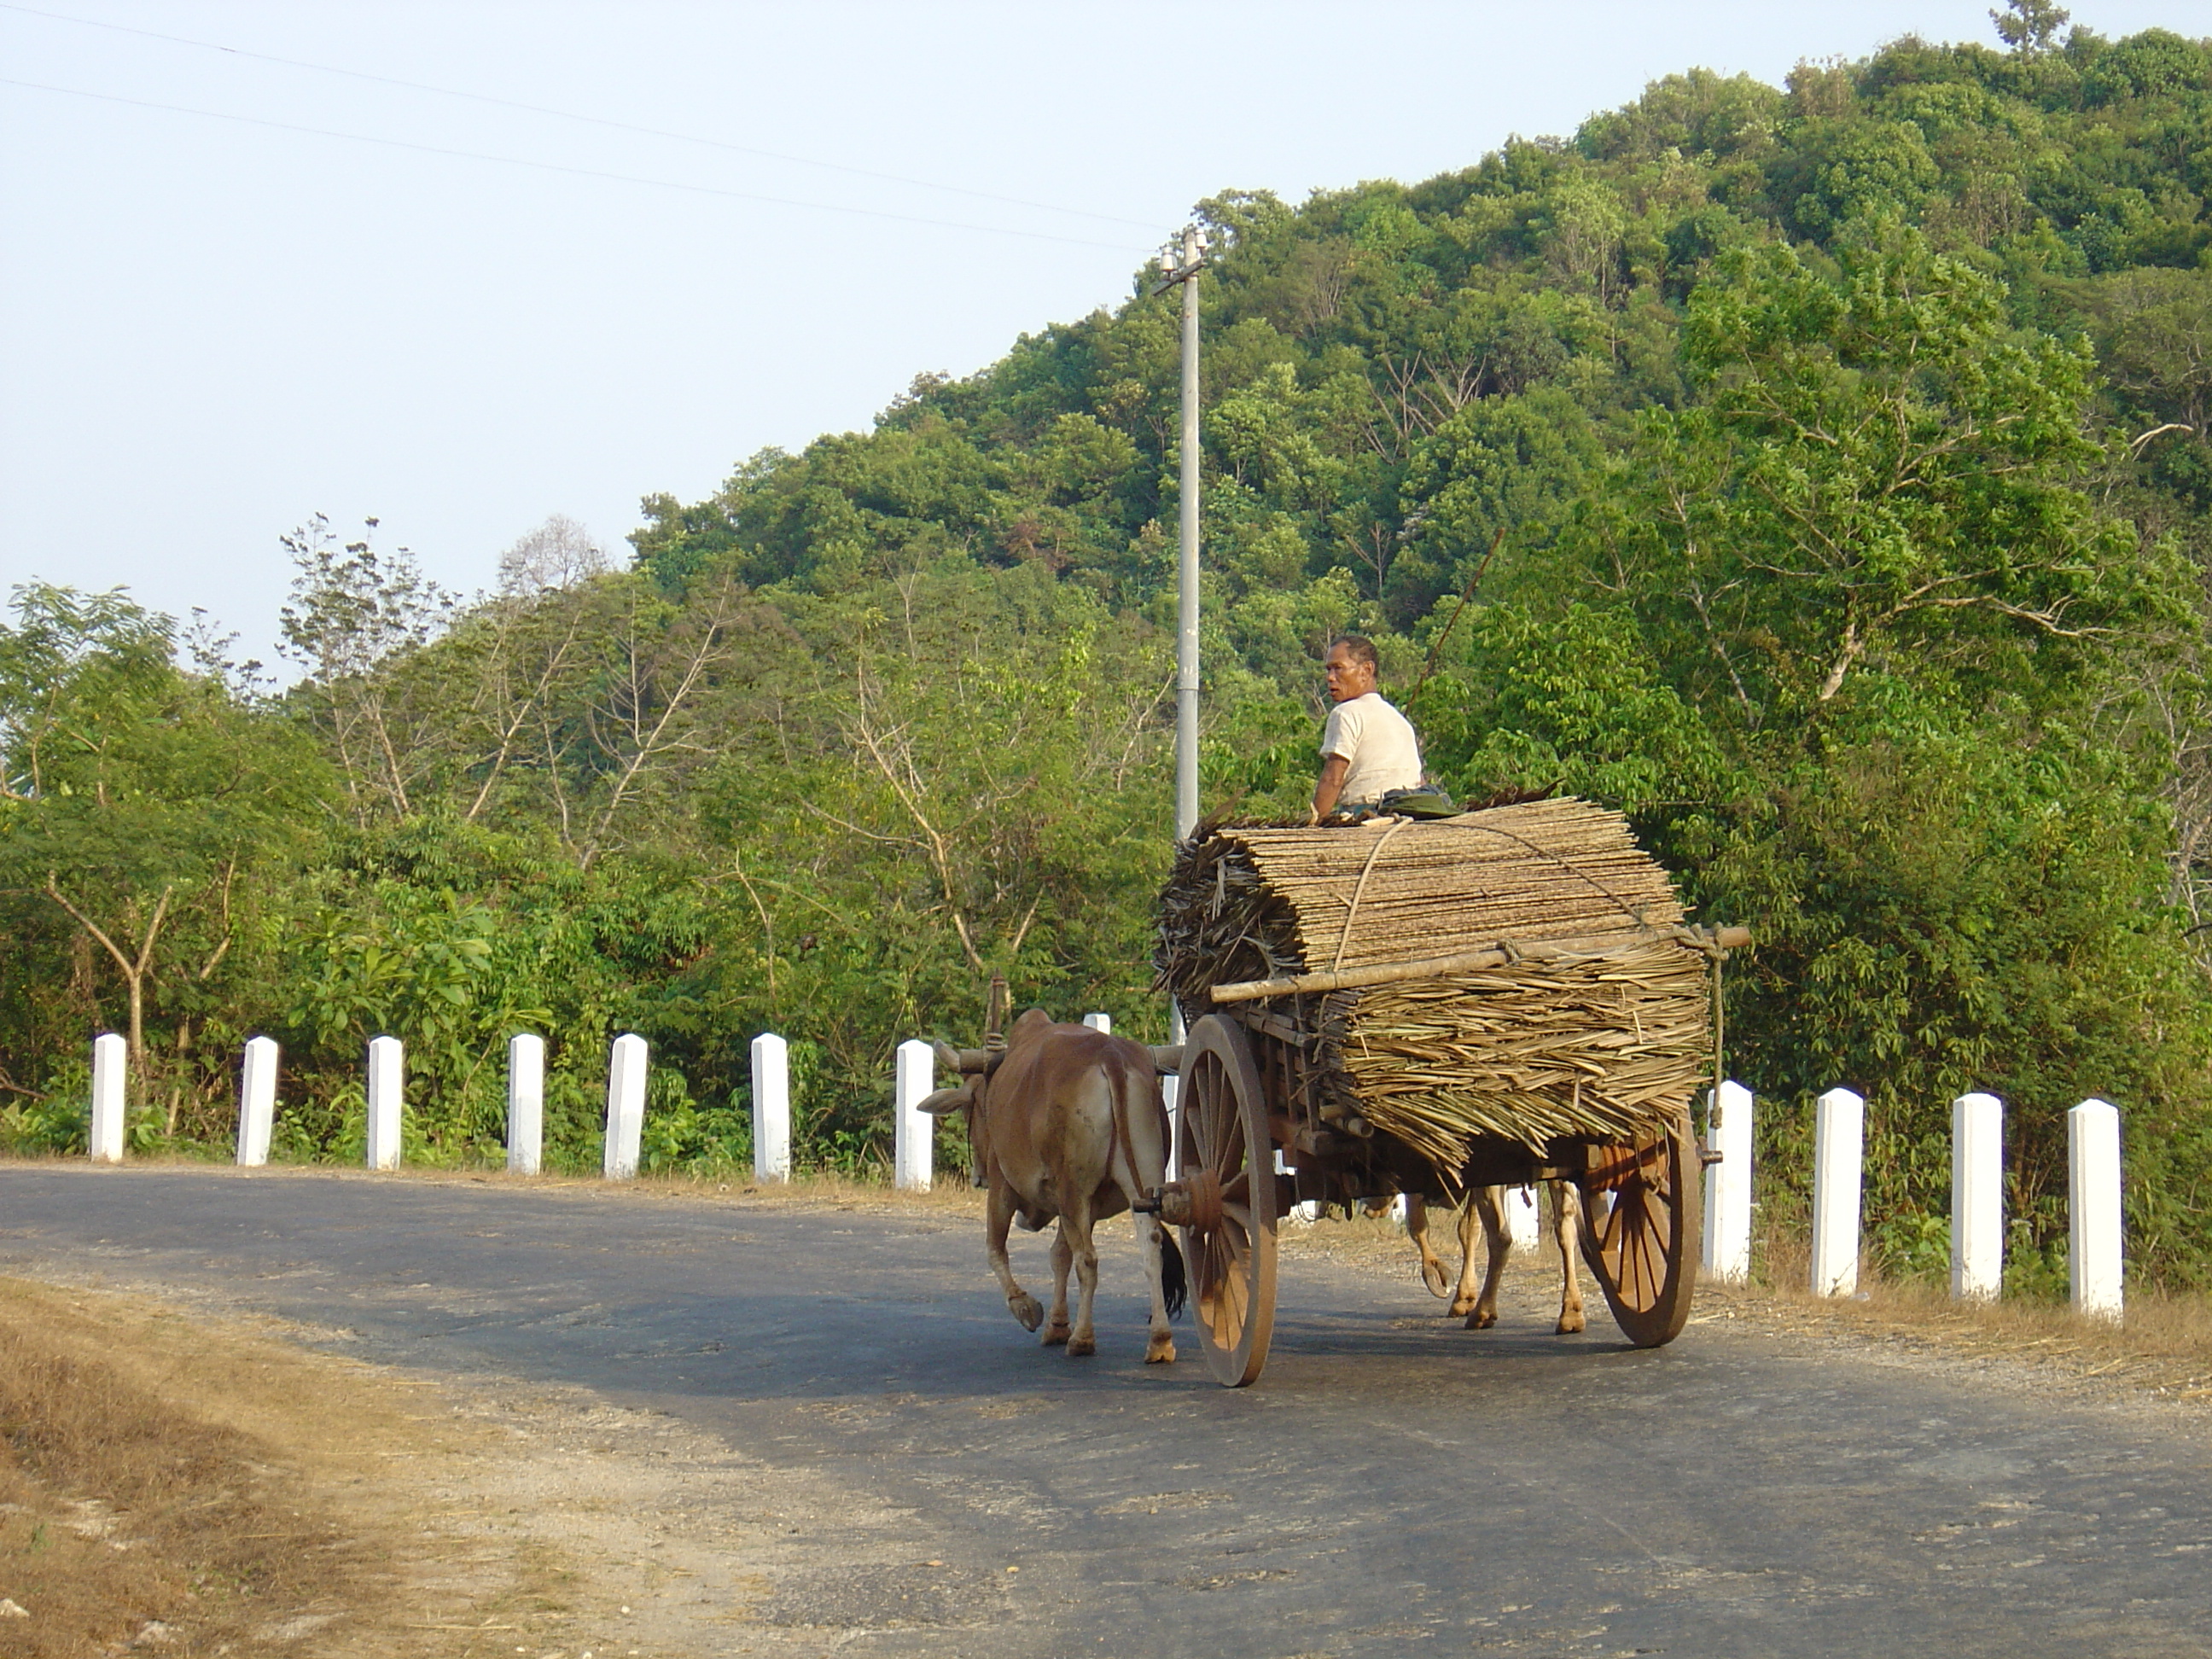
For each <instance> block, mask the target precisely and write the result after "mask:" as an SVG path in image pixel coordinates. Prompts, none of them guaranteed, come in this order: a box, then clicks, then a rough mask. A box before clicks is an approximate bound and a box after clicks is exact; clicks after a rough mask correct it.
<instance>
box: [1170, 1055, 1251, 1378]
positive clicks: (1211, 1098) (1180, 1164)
mask: <svg viewBox="0 0 2212 1659" xmlns="http://www.w3.org/2000/svg"><path fill="white" fill-rule="evenodd" d="M1182 1053H1183V1059H1182V1083H1181V1084H1180V1085H1178V1087H1177V1091H1176V1179H1177V1180H1179V1181H1180V1182H1182V1184H1183V1185H1184V1186H1185V1187H1186V1188H1188V1189H1189V1192H1190V1194H1191V1221H1190V1223H1189V1225H1186V1226H1185V1227H1184V1228H1183V1229H1182V1255H1183V1261H1185V1262H1186V1263H1187V1264H1188V1267H1189V1268H1190V1280H1191V1290H1192V1297H1191V1300H1192V1303H1193V1304H1194V1306H1195V1307H1196V1309H1197V1311H1198V1335H1199V1342H1200V1346H1202V1347H1203V1348H1204V1349H1205V1350H1206V1369H1207V1370H1210V1371H1212V1373H1213V1378H1214V1381H1216V1382H1217V1383H1220V1384H1221V1385H1222V1386H1223V1387H1224V1388H1229V1389H1241V1388H1243V1387H1244V1385H1245V1384H1247V1383H1250V1382H1251V1381H1252V1380H1253V1379H1254V1378H1255V1377H1257V1376H1259V1375H1260V1370H1261V1367H1262V1366H1263V1365H1265V1364H1267V1340H1268V1339H1269V1338H1270V1337H1271V1336H1272V1335H1273V1334H1274V1329H1275V1221H1276V1215H1275V1201H1276V1193H1275V1156H1274V1152H1275V1146H1274V1142H1273V1140H1272V1139H1270V1138H1269V1136H1268V1133H1267V1101H1266V1099H1265V1098H1264V1097H1263V1096H1262V1094H1261V1087H1260V1068H1259V1067H1258V1066H1256V1065H1255V1064H1254V1063H1253V1060H1252V1045H1251V1044H1250V1043H1249V1042H1247V1041H1246V1039H1245V1036H1244V1033H1243V1031H1241V1030H1238V1029H1237V1027H1236V1026H1234V1025H1232V1024H1230V1023H1229V1022H1228V1021H1227V1020H1225V1019H1223V1018H1220V1017H1219V1016H1218V1015H1214V1014H1208V1015H1206V1017H1205V1018H1202V1019H1200V1021H1199V1022H1198V1023H1197V1024H1195V1025H1194V1026H1192V1027H1191V1028H1190V1034H1189V1036H1188V1040H1187V1041H1186V1042H1185V1045H1184V1048H1183V1051H1182Z"/></svg>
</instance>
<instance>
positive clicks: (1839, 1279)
mask: <svg viewBox="0 0 2212 1659" xmlns="http://www.w3.org/2000/svg"><path fill="white" fill-rule="evenodd" d="M1865 1157H1866V1102H1865V1101H1863V1100H1862V1099H1860V1098H1859V1097H1858V1096H1857V1095H1855V1094H1853V1093H1852V1092H1851V1091H1850V1090H1849V1089H1831V1090H1829V1091H1828V1092H1827V1093H1826V1094H1824V1095H1822V1096H1821V1097H1820V1104H1819V1107H1818V1109H1817V1110H1816V1111H1815V1112H1814V1119H1813V1294H1814V1295H1815V1296H1850V1295H1853V1294H1855V1293H1856V1292H1857V1290H1858V1287H1859V1182H1860V1176H1861V1172H1862V1165H1863V1161H1864V1159H1865Z"/></svg>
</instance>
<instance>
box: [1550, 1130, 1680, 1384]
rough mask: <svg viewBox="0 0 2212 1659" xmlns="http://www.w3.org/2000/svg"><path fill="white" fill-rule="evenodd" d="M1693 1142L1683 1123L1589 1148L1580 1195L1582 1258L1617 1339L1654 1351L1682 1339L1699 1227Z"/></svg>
mask: <svg viewBox="0 0 2212 1659" xmlns="http://www.w3.org/2000/svg"><path fill="white" fill-rule="evenodd" d="M1699 1168H1700V1166H1699V1161H1698V1144H1697V1142H1696V1140H1694V1139H1692V1136H1691V1133H1690V1127H1689V1125H1688V1124H1687V1123H1686V1122H1684V1123H1678V1124H1676V1125H1675V1126H1674V1127H1673V1128H1671V1129H1669V1130H1668V1132H1667V1133H1664V1134H1662V1135H1661V1136H1659V1137H1657V1138H1656V1139H1652V1140H1649V1141H1645V1142H1644V1143H1643V1144H1641V1145H1640V1146H1593V1147H1592V1148H1590V1151H1589V1170H1587V1171H1586V1172H1585V1173H1584V1175H1583V1179H1582V1181H1581V1182H1580V1183H1579V1184H1580V1185H1581V1187H1582V1189H1583V1240H1582V1243H1583V1261H1587V1262H1588V1263H1589V1270H1590V1272H1591V1273H1592V1274H1593V1275H1594V1276H1595V1278H1596V1279H1597V1283H1598V1288H1599V1289H1600V1290H1601V1291H1604V1292H1605V1299H1606V1304H1607V1306H1608V1307H1610V1308H1611V1309H1612V1310H1613V1321H1614V1322H1615V1323H1616V1324H1618V1325H1619V1326H1620V1329H1621V1334H1623V1335H1624V1336H1626V1337H1627V1339H1628V1340H1630V1341H1631V1342H1633V1343H1634V1344H1635V1345H1636V1346H1638V1347H1639V1348H1656V1347H1660V1346H1663V1345H1665V1344H1667V1343H1668V1342H1672V1341H1673V1340H1674V1339H1675V1338H1676V1337H1678V1336H1680V1334H1682V1327H1683V1326H1684V1325H1686V1324H1687V1323H1688V1322H1689V1319H1690V1296H1691V1292H1692V1291H1693V1290H1695V1289H1696V1287H1697V1280H1698V1258H1699V1254H1700V1251H1699V1231H1700V1229H1701V1227H1702V1225H1703V1222H1704V1212H1703V1205H1702V1202H1701V1200H1700V1197H1699V1191H1698V1176H1699Z"/></svg>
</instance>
